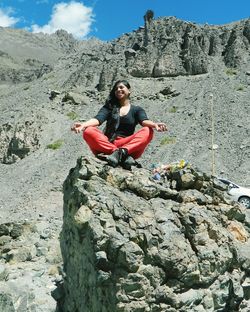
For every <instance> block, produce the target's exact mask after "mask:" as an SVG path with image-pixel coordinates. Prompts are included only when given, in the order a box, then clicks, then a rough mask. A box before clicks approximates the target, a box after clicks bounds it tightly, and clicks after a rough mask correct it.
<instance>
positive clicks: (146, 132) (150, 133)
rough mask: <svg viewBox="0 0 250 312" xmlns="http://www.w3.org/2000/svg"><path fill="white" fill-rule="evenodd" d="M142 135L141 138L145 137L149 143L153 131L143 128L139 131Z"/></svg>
mask: <svg viewBox="0 0 250 312" xmlns="http://www.w3.org/2000/svg"><path fill="white" fill-rule="evenodd" d="M140 130H141V132H142V133H143V136H145V137H147V138H148V139H149V140H150V141H151V140H152V139H153V135H154V130H153V129H152V128H149V127H143V128H141V129H140Z"/></svg>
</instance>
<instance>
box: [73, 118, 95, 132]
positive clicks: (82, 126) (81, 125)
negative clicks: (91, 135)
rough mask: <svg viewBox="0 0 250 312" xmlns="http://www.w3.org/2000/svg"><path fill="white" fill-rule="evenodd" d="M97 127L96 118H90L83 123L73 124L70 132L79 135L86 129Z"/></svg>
mask: <svg viewBox="0 0 250 312" xmlns="http://www.w3.org/2000/svg"><path fill="white" fill-rule="evenodd" d="M99 125H100V122H99V120H97V119H96V118H91V119H89V120H88V121H85V122H75V123H74V124H73V126H72V127H71V131H74V132H75V133H80V132H81V131H84V130H85V128H87V127H97V126H99Z"/></svg>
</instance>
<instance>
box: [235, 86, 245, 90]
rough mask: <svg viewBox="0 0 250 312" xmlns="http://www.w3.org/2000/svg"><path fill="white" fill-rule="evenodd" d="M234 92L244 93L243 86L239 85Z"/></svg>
mask: <svg viewBox="0 0 250 312" xmlns="http://www.w3.org/2000/svg"><path fill="white" fill-rule="evenodd" d="M236 91H244V86H242V85H240V86H238V87H237V88H236Z"/></svg>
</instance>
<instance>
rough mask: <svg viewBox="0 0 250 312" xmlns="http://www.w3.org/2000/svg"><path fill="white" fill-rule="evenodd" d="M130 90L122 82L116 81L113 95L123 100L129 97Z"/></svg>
mask: <svg viewBox="0 0 250 312" xmlns="http://www.w3.org/2000/svg"><path fill="white" fill-rule="evenodd" d="M129 95H130V91H129V89H128V88H127V87H126V86H125V85H124V84H123V83H118V85H117V86H116V88H115V96H116V98H117V99H118V100H119V101H120V100H125V99H127V98H129Z"/></svg>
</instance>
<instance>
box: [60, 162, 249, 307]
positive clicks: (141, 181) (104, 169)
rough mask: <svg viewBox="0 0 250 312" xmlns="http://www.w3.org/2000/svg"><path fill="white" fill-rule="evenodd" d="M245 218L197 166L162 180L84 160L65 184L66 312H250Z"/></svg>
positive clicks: (63, 291)
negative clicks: (195, 168) (197, 169)
mask: <svg viewBox="0 0 250 312" xmlns="http://www.w3.org/2000/svg"><path fill="white" fill-rule="evenodd" d="M170 186H171V187H170ZM246 212H247V211H246V210H243V209H242V208H241V207H240V206H239V205H238V204H236V203H232V202H230V200H229V199H228V198H227V197H226V192H224V190H223V186H222V185H220V183H219V182H218V181H217V180H214V179H212V178H211V177H209V176H207V175H205V174H202V173H201V172H198V171H196V170H194V169H193V168H185V169H182V170H179V171H176V172H174V173H172V175H171V177H169V179H168V180H165V181H162V182H161V183H159V182H156V181H154V180H152V177H151V174H150V172H149V171H147V170H145V169H135V170H133V172H128V171H126V170H123V169H119V168H118V169H114V168H111V167H109V166H107V165H104V164H103V163H100V162H97V161H95V160H93V159H89V158H79V159H78V162H77V166H76V167H75V168H73V169H72V170H71V171H70V173H69V176H68V177H67V179H66V181H65V183H64V222H63V228H62V232H61V236H60V241H61V250H62V255H63V261H64V272H65V277H64V283H63V284H60V286H59V288H58V290H57V292H56V298H57V300H58V303H59V305H58V308H59V311H64V312H66V311H67V312H76V311H85V312H90V311H93V312H99V311H103V312H104V311H107V312H111V311H131V312H132V311H136V312H139V311H157V312H159V311H164V312H165V311H172V312H177V311H178V312H180V311H183V312H184V311H185V312H188V311H190V312H193V311H207V312H209V311H211V312H212V311H213V312H214V311H230V312H233V311H245V312H247V311H249V309H250V305H249V299H250V297H249V282H250V280H249V251H250V240H249V232H250V227H249V224H250V223H249V221H250V219H249V214H248V216H247V214H246Z"/></svg>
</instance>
